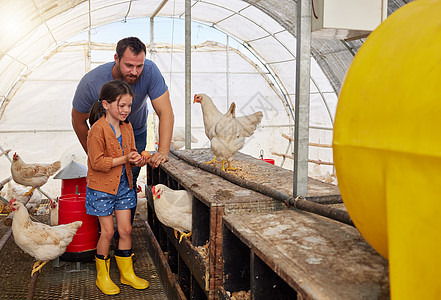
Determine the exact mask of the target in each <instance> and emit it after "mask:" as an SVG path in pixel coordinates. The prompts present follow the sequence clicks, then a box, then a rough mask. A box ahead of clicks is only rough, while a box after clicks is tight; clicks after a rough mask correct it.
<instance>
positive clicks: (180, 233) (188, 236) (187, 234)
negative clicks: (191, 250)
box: [174, 229, 191, 244]
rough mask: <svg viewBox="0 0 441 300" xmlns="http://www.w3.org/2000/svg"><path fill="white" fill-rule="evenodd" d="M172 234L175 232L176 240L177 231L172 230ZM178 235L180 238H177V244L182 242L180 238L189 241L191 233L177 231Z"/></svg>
mask: <svg viewBox="0 0 441 300" xmlns="http://www.w3.org/2000/svg"><path fill="white" fill-rule="evenodd" d="M174 232H175V238H176V239H178V231H177V230H176V229H175V230H174ZM179 235H180V237H179V244H180V243H181V242H182V238H183V237H184V236H185V237H186V238H187V239H189V238H190V237H191V232H189V233H183V232H180V231H179Z"/></svg>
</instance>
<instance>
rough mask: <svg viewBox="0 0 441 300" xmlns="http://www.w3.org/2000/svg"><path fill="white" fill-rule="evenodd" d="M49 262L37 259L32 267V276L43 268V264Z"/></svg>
mask: <svg viewBox="0 0 441 300" xmlns="http://www.w3.org/2000/svg"><path fill="white" fill-rule="evenodd" d="M46 263H47V261H41V260H39V261H36V262H35V263H34V265H33V267H32V272H31V277H32V276H34V273H35V272H38V271H40V270H41V268H43V266H44V265H45V264H46Z"/></svg>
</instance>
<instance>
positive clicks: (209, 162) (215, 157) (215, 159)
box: [204, 156, 220, 165]
mask: <svg viewBox="0 0 441 300" xmlns="http://www.w3.org/2000/svg"><path fill="white" fill-rule="evenodd" d="M217 162H220V161H218V160H217V156H214V158H213V159H212V160H210V161H207V162H205V163H204V164H207V165H208V164H215V163H217Z"/></svg>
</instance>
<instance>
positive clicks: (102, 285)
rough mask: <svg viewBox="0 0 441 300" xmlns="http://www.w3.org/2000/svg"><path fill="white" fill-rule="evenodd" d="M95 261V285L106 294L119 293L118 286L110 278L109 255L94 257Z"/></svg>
mask: <svg viewBox="0 0 441 300" xmlns="http://www.w3.org/2000/svg"><path fill="white" fill-rule="evenodd" d="M95 262H96V272H97V275H96V286H97V287H98V288H99V289H100V290H101V292H103V293H104V294H106V295H116V294H119V292H120V290H119V287H118V286H117V285H116V284H114V283H113V281H112V279H110V275H109V270H110V257H108V256H107V257H106V258H105V259H99V258H98V257H95Z"/></svg>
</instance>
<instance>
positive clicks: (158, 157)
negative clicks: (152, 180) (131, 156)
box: [148, 152, 169, 168]
mask: <svg viewBox="0 0 441 300" xmlns="http://www.w3.org/2000/svg"><path fill="white" fill-rule="evenodd" d="M168 160H169V158H168V154H165V153H162V152H156V153H154V154H153V155H152V156H151V157H150V160H149V161H148V164H149V165H150V166H151V167H152V168H157V167H159V165H160V164H162V163H165V162H167V161H168Z"/></svg>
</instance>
